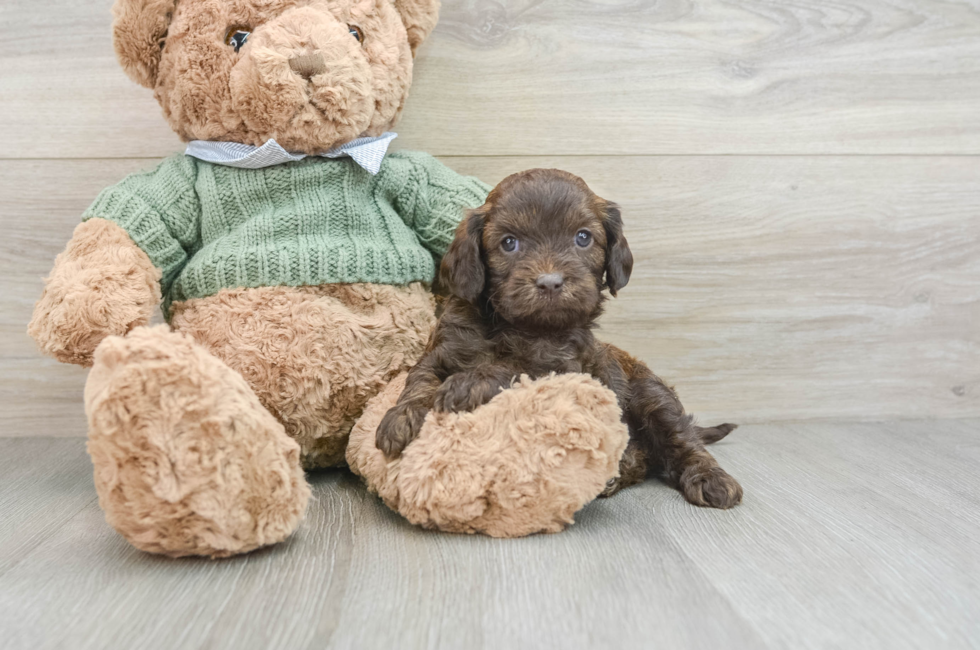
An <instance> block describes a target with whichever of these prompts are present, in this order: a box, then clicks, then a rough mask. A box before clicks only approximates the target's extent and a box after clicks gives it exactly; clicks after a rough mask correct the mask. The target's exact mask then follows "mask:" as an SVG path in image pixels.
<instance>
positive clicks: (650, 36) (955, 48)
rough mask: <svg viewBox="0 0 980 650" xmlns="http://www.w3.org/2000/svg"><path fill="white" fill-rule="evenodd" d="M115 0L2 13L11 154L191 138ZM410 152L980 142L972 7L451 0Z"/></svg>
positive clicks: (158, 150) (23, 0)
mask: <svg viewBox="0 0 980 650" xmlns="http://www.w3.org/2000/svg"><path fill="white" fill-rule="evenodd" d="M111 2H112V0H95V1H93V2H77V1H72V0H6V1H5V2H4V4H3V7H2V8H0V12H2V17H3V20H2V21H0V68H2V69H3V70H4V75H3V76H2V77H0V124H2V125H3V126H4V147H3V148H2V150H0V156H3V157H8V158H18V157H101V156H106V157H157V156H163V155H167V154H169V153H171V152H173V151H176V150H179V149H180V148H181V145H180V143H179V142H178V140H177V138H176V136H175V135H173V134H172V133H171V132H170V130H169V128H168V127H167V126H166V124H165V123H164V121H163V119H162V116H161V114H160V109H159V107H158V106H157V105H156V103H155V101H154V100H153V98H152V93H151V92H150V91H148V90H145V89H142V88H139V87H137V86H136V85H135V84H133V83H131V82H129V81H128V80H127V79H126V78H125V76H124V75H123V73H122V71H121V70H120V69H119V67H118V65H117V63H116V62H115V59H114V56H113V52H112V47H111V42H110V31H109V25H110V14H109V7H110V5H111ZM417 61H418V64H417V68H416V81H415V84H414V87H413V91H412V98H411V99H410V101H409V103H408V107H407V110H406V113H405V116H404V120H403V121H402V124H401V125H400V126H399V128H398V130H399V132H400V133H401V136H402V137H401V138H400V139H399V140H398V141H397V144H398V146H404V147H409V148H417V149H423V150H426V151H430V152H432V153H434V154H438V155H481V156H486V155H537V154H552V155H557V154H567V155H584V154H614V155H618V154H693V153H698V154H707V153H715V154H718V153H726V154H727V153H739V154H749V153H755V154H759V153H778V154H788V153H796V154H799V153H819V154H827V153H836V154H842V153H931V154H953V153H957V154H964V153H973V154H975V153H980V121H978V120H977V119H976V116H977V106H978V105H980V13H978V12H977V8H976V6H975V5H973V4H971V3H962V2H961V3H951V2H942V1H940V0H868V1H867V2H855V1H853V0H850V1H848V2H844V3H835V4H832V5H828V4H827V3H824V2H818V1H817V0H803V1H801V2H796V3H792V4H786V3H775V4H774V3H772V2H769V1H767V0H751V1H747V2H741V3H735V4H733V3H730V2H724V1H723V0H702V1H700V2H697V3H693V4H692V3H685V2H641V3H625V4H623V3H620V4H610V3H598V2H597V3H577V4H575V5H573V6H572V5H569V4H568V3H562V2H555V1H544V0H535V1H534V2H531V1H530V0H512V1H509V2H496V1H492V0H446V2H444V3H443V12H442V21H441V23H440V25H439V26H438V28H437V29H436V31H435V33H434V35H433V36H432V38H431V39H430V41H429V42H428V43H426V45H425V46H424V47H423V49H422V50H421V53H420V55H419V57H418V59H417Z"/></svg>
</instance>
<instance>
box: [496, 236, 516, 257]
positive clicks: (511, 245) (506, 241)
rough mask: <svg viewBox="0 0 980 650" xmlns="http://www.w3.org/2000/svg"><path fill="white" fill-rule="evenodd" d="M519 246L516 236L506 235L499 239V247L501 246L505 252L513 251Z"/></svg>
mask: <svg viewBox="0 0 980 650" xmlns="http://www.w3.org/2000/svg"><path fill="white" fill-rule="evenodd" d="M519 246H520V243H519V242H518V241H517V237H512V236H511V235H507V236H506V237H504V238H503V239H502V240H500V248H502V249H503V251H504V252H505V253H513V252H514V251H516V250H517V249H518V247H519Z"/></svg>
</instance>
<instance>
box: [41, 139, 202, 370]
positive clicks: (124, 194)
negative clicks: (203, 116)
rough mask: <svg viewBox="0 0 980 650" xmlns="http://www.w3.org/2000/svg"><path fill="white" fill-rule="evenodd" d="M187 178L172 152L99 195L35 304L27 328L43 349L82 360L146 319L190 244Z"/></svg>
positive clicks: (193, 218) (194, 230)
mask: <svg viewBox="0 0 980 650" xmlns="http://www.w3.org/2000/svg"><path fill="white" fill-rule="evenodd" d="M195 178H196V166H195V164H194V162H193V161H192V160H191V159H189V158H188V157H187V156H172V157H170V158H167V159H165V160H164V161H163V162H161V163H160V164H159V165H158V166H157V167H156V168H155V169H153V170H150V171H147V172H141V173H136V174H131V175H130V176H128V177H126V178H125V179H123V180H122V181H121V182H120V183H118V184H116V185H114V186H112V187H109V188H106V189H105V190H103V191H102V192H101V193H100V194H99V196H98V198H96V200H95V202H94V203H93V204H92V205H91V206H90V207H89V208H88V210H86V211H85V213H84V214H83V217H82V218H83V220H84V222H83V223H82V224H81V225H79V226H78V227H77V228H76V229H75V233H74V235H73V236H72V239H71V241H70V242H69V243H68V246H67V247H66V248H65V250H64V252H63V253H61V254H60V255H59V256H58V258H57V259H56V260H55V264H54V268H53V269H52V271H51V275H50V276H49V277H48V278H47V279H46V280H45V284H44V291H43V293H42V295H41V298H40V300H38V302H37V304H36V305H35V308H34V316H33V318H32V319H31V323H30V325H29V326H28V332H29V333H30V335H31V336H32V337H33V338H34V340H35V341H36V342H37V343H38V346H39V347H40V348H41V350H42V351H43V352H45V353H46V354H48V355H50V356H53V357H54V358H56V359H58V360H59V361H63V362H66V363H76V364H79V365H84V366H89V365H91V364H92V352H93V351H94V350H95V348H96V346H97V345H98V344H99V343H100V342H101V341H102V339H104V338H105V337H107V336H110V335H113V334H116V335H122V334H126V333H127V332H129V331H130V330H131V329H133V328H134V327H137V326H139V325H145V324H146V323H147V322H149V319H150V316H151V315H152V314H153V311H154V309H156V307H157V305H159V304H160V301H161V296H167V295H168V294H169V287H170V284H171V283H172V282H173V281H174V279H175V278H176V277H177V275H178V273H179V272H180V270H181V269H182V268H183V266H184V265H185V264H186V263H187V260H188V258H189V255H190V251H192V250H193V249H194V247H195V246H196V245H197V240H198V238H199V232H200V210H201V209H200V202H199V199H198V197H197V194H196V191H195V189H194V180H195Z"/></svg>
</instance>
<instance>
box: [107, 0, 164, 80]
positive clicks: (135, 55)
mask: <svg viewBox="0 0 980 650" xmlns="http://www.w3.org/2000/svg"><path fill="white" fill-rule="evenodd" d="M176 5H177V1H176V0H116V4H114V5H113V6H112V13H113V16H114V20H113V22H112V43H113V46H114V47H115V49H116V57H117V58H118V59H119V63H120V65H122V68H123V70H124V71H125V72H126V74H127V75H129V78H130V79H132V80H133V81H135V82H136V83H138V84H140V85H141V86H146V87H147V88H153V87H154V86H156V83H157V70H158V68H159V67H160V54H161V52H162V51H163V44H164V39H165V38H166V36H167V29H169V27H170V20H171V18H173V13H174V10H175V8H176Z"/></svg>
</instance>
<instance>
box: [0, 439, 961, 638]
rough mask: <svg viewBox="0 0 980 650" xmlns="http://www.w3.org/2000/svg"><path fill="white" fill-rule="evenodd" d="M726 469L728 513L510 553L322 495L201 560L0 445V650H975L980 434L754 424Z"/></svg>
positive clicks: (727, 455) (66, 457)
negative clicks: (235, 551) (289, 525)
mask: <svg viewBox="0 0 980 650" xmlns="http://www.w3.org/2000/svg"><path fill="white" fill-rule="evenodd" d="M715 452H716V455H717V456H718V458H719V460H720V461H721V463H722V465H724V466H725V467H726V468H727V469H728V470H729V471H730V472H731V473H732V474H734V475H735V476H736V477H738V478H739V479H740V480H741V482H742V484H743V486H744V487H745V492H746V498H745V503H744V504H743V505H742V506H740V507H738V508H736V509H734V510H731V511H727V512H719V511H712V510H703V509H697V508H694V507H692V506H689V505H688V504H686V503H685V502H684V501H683V500H682V499H681V498H680V496H679V495H678V494H677V493H676V492H674V491H673V490H671V489H670V488H668V487H667V486H666V485H663V484H661V483H658V482H655V481H651V482H647V483H646V484H644V485H642V486H639V487H637V488H633V489H629V490H626V491H624V492H622V493H620V494H619V495H617V496H615V497H613V498H612V499H609V500H604V501H597V502H594V503H592V504H591V505H589V506H587V507H586V509H585V510H584V511H583V512H581V513H580V514H579V516H578V523H577V524H576V525H575V526H573V527H572V528H571V529H569V530H567V531H566V532H564V533H560V534H558V535H542V536H535V537H530V538H524V539H518V540H494V539H489V538H485V537H465V536H454V535H447V534H441V533H432V532H426V531H422V530H419V529H416V528H413V527H412V526H410V525H408V524H407V523H406V522H405V521H403V520H402V519H400V518H399V517H398V516H396V515H394V514H393V513H392V512H390V511H388V510H387V509H386V508H385V507H384V506H383V505H382V504H381V503H380V502H379V501H378V500H377V499H375V498H373V497H371V496H370V495H368V494H367V493H366V492H365V490H363V489H362V488H361V486H360V485H359V484H358V483H357V480H356V479H355V478H354V477H353V476H352V475H350V474H348V473H346V472H339V471H338V472H330V473H323V474H317V475H314V476H313V477H312V478H311V480H312V483H313V486H314V494H315V498H314V499H313V501H312V502H311V504H310V507H309V511H308V514H307V519H306V522H305V523H304V524H303V526H302V527H301V529H300V531H299V532H298V533H297V534H296V535H295V536H294V537H293V538H292V539H291V540H290V541H288V542H287V543H285V544H282V545H280V546H278V547H275V548H272V549H268V550H264V551H259V552H256V553H253V554H251V555H247V556H245V557H239V558H234V559H230V560H222V561H209V560H196V559H190V560H169V559H165V558H160V557H155V556H150V555H146V554H143V553H141V552H139V551H137V550H135V549H133V548H132V547H130V546H129V545H128V544H127V543H126V542H125V541H123V540H122V538H121V537H119V536H118V535H117V534H116V533H115V532H113V531H112V529H110V528H109V526H108V525H107V524H106V523H105V521H104V520H103V518H102V513H101V511H100V510H99V507H98V503H97V501H96V496H95V491H94V488H93V486H92V478H91V468H90V464H89V460H88V458H87V456H86V454H85V450H84V442H83V441H82V440H80V439H70V438H20V439H0V513H2V517H0V630H2V631H3V636H2V641H0V647H3V648H5V650H15V649H20V648H24V649H28V648H29V649H31V650H41V649H43V648H66V647H70V648H92V649H102V648H139V649H140V650H150V649H152V648H181V649H182V650H191V649H195V648H209V649H219V648H234V649H235V650H248V649H250V648H262V649H272V648H286V649H290V650H296V649H299V648H466V649H476V648H542V649H544V648H555V649H556V650H557V649H561V650H573V649H575V648H586V647H589V648H640V647H648V648H653V647H656V648H671V649H673V650H683V649H686V648H710V649H718V648H725V649H740V648H751V649H759V648H794V649H796V648H888V649H889V650H895V649H900V648H928V649H932V648H944V649H953V648H977V647H980V541H978V540H980V474H978V472H977V469H976V468H977V466H978V464H980V421H978V420H951V421H945V422H929V421H917V422H896V423H882V424H783V425H778V426H777V425H769V426H762V425H756V426H746V427H743V428H741V429H739V430H738V431H737V432H736V433H735V434H733V435H732V436H731V437H730V438H729V439H728V440H725V441H723V442H722V443H719V444H718V445H717V446H716V447H715Z"/></svg>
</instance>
